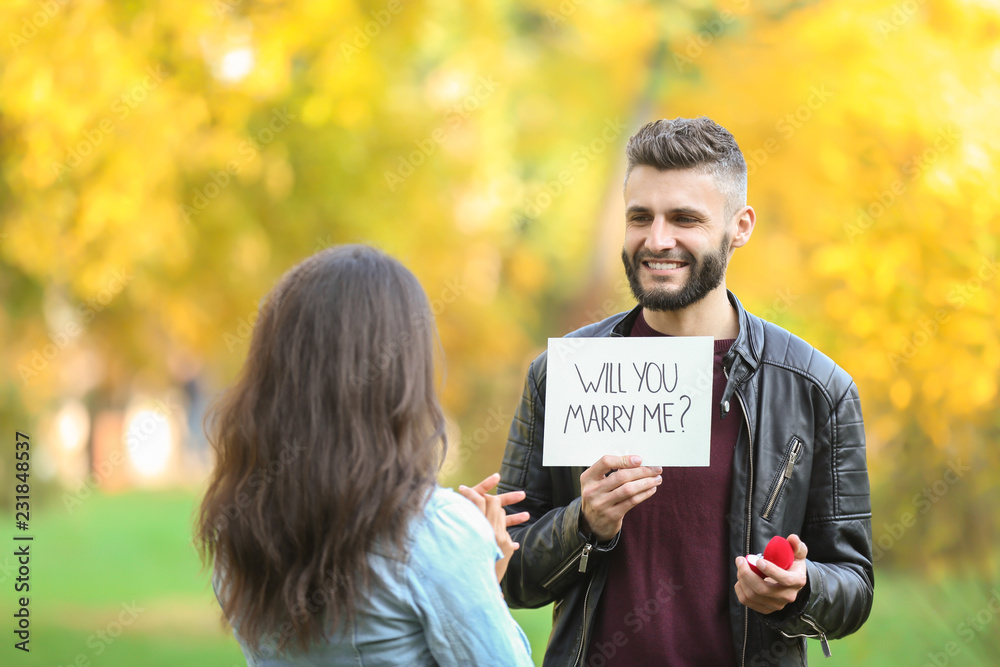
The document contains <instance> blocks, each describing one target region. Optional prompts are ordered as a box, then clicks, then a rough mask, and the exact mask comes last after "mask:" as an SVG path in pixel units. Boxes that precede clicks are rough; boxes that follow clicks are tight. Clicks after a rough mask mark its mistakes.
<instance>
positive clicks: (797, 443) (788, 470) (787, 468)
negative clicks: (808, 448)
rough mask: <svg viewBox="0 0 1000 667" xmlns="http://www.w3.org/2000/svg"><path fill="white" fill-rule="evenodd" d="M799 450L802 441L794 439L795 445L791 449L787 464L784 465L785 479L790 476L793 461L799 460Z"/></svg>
mask: <svg viewBox="0 0 1000 667" xmlns="http://www.w3.org/2000/svg"><path fill="white" fill-rule="evenodd" d="M800 449H802V441H801V440H799V439H798V438H796V439H795V445H794V446H793V447H792V453H791V454H789V455H788V463H787V464H785V474H784V477H785V479H788V478H789V477H791V476H792V467H793V466H794V465H795V459H797V458H799V450H800Z"/></svg>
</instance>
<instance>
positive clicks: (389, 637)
mask: <svg viewBox="0 0 1000 667" xmlns="http://www.w3.org/2000/svg"><path fill="white" fill-rule="evenodd" d="M435 340H436V333H435V330H434V324H433V319H432V315H431V312H430V309H429V306H428V302H427V297H426V295H425V294H424V291H423V289H421V287H420V285H419V283H418V282H417V280H416V278H414V276H413V274H411V273H410V272H409V271H408V270H407V269H405V268H404V267H403V266H402V265H401V264H400V263H399V262H397V261H396V260H394V259H392V258H390V257H388V256H387V255H385V254H383V253H381V252H379V251H377V250H374V249H372V248H369V247H366V246H343V247H338V248H333V249H329V250H325V251H323V252H321V253H319V254H317V255H314V256H313V257H310V258H309V259H307V260H305V261H304V262H302V263H301V264H299V265H298V266H296V267H294V268H293V269H292V270H290V271H289V272H288V273H287V274H286V275H285V276H284V277H283V278H282V280H281V281H280V282H279V284H278V285H277V286H276V287H275V288H274V290H273V291H272V292H271V293H270V294H269V295H268V298H267V299H266V301H265V302H264V304H263V305H262V307H261V310H260V314H259V317H258V320H257V323H256V325H255V328H254V333H253V338H252V340H251V343H250V351H249V354H248V356H247V360H246V363H245V365H244V368H243V371H242V374H241V376H240V378H239V380H238V381H237V383H236V384H235V386H233V387H232V388H231V389H230V390H229V391H228V392H226V393H225V394H224V395H223V397H222V398H221V399H220V401H219V402H218V403H217V404H216V405H215V406H213V409H212V412H211V413H210V416H209V420H208V422H207V423H208V424H209V431H210V440H211V442H212V445H213V447H214V448H215V451H216V467H215V471H214V473H213V476H212V478H211V480H210V484H209V488H208V491H207V493H206V495H205V499H204V501H203V503H202V505H201V510H200V513H199V516H198V527H197V541H198V544H199V547H200V548H201V552H202V555H203V557H204V559H205V561H206V563H213V564H214V576H213V586H214V588H215V590H216V595H217V596H218V598H219V602H220V604H221V605H222V609H223V611H224V612H225V615H226V617H227V618H228V619H229V621H230V623H231V624H232V626H233V630H234V633H235V635H236V638H237V639H238V640H239V642H240V645H241V647H242V649H243V651H244V654H245V655H246V658H247V662H248V664H250V665H340V664H350V665H357V664H364V665H367V666H373V665H434V664H441V665H463V666H465V665H480V664H489V665H521V664H525V665H529V664H531V661H530V657H529V653H530V649H529V647H528V643H527V640H526V639H525V637H524V634H523V632H521V629H520V628H519V627H518V626H517V624H516V623H515V622H514V621H513V619H512V618H511V616H510V612H509V611H508V610H507V607H506V605H505V604H504V602H503V599H502V596H501V594H500V590H499V586H498V581H499V578H500V577H502V575H503V571H504V569H505V568H506V562H507V560H509V558H510V554H511V553H513V550H514V549H515V548H516V546H517V545H516V544H514V543H513V542H511V540H510V537H509V536H508V535H507V531H506V525H512V524H513V523H515V522H516V523H520V522H521V521H523V520H525V519H526V518H527V516H526V514H522V515H515V516H514V517H513V518H512V519H510V520H508V519H507V518H506V517H505V515H504V510H503V509H502V507H501V505H504V504H509V503H511V502H518V501H519V500H521V499H523V497H524V496H523V493H522V492H517V493H516V494H504V495H503V496H502V497H497V496H487V495H485V493H486V491H488V490H489V489H490V488H491V487H492V486H493V485H495V484H496V479H497V476H495V475H494V476H492V477H490V478H487V479H486V480H484V481H483V482H481V483H480V484H479V485H477V486H476V487H474V488H473V489H466V488H464V487H463V489H462V492H463V494H464V495H466V496H467V497H468V498H469V499H470V500H473V501H474V502H475V503H476V505H479V509H477V507H476V505H474V504H473V503H470V502H469V501H468V500H466V499H465V498H462V497H461V496H459V495H458V494H456V493H454V492H452V491H450V490H446V489H442V488H440V487H438V486H437V484H436V481H435V480H436V476H437V471H438V468H439V466H440V464H441V459H442V456H443V444H444V430H445V422H444V416H443V414H442V411H441V407H440V405H439V403H438V399H437V396H436V393H435V390H434V341H435ZM483 513H485V514H486V515H487V518H486V519H484V518H483ZM491 524H492V526H491ZM498 542H499V544H500V546H501V547H503V551H501V549H500V548H499V547H498Z"/></svg>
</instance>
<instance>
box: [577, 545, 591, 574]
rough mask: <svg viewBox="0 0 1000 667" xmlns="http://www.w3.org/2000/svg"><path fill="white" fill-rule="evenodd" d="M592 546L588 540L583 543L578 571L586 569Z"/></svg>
mask: <svg viewBox="0 0 1000 667" xmlns="http://www.w3.org/2000/svg"><path fill="white" fill-rule="evenodd" d="M593 548H594V547H593V545H591V544H590V543H589V542H588V543H587V544H584V545H583V553H581V554H580V572H586V571H587V561H588V560H590V550H591V549H593Z"/></svg>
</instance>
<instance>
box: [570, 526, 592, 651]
mask: <svg viewBox="0 0 1000 667" xmlns="http://www.w3.org/2000/svg"><path fill="white" fill-rule="evenodd" d="M589 546H590V545H589V544H588V545H587V547H589ZM584 548H586V547H584ZM581 567H582V565H581ZM582 571H583V570H581V572H582ZM593 584H594V578H593V577H591V578H590V580H589V581H587V590H586V591H585V592H584V594H583V632H582V633H581V635H580V648H579V649H578V650H577V652H576V661H575V662H574V663H573V665H574V667H575V666H576V665H579V664H580V663H581V662H582V661H583V651H584V649H585V648H586V645H587V607H588V605H589V603H590V587H591V586H592V585H593Z"/></svg>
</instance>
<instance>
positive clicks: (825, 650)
mask: <svg viewBox="0 0 1000 667" xmlns="http://www.w3.org/2000/svg"><path fill="white" fill-rule="evenodd" d="M819 643H820V646H822V647H823V655H824V656H826V657H827V658H829V657H830V656H832V655H833V651H831V650H830V642H828V641H827V640H826V633H823V634H821V635H820V636H819Z"/></svg>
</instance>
